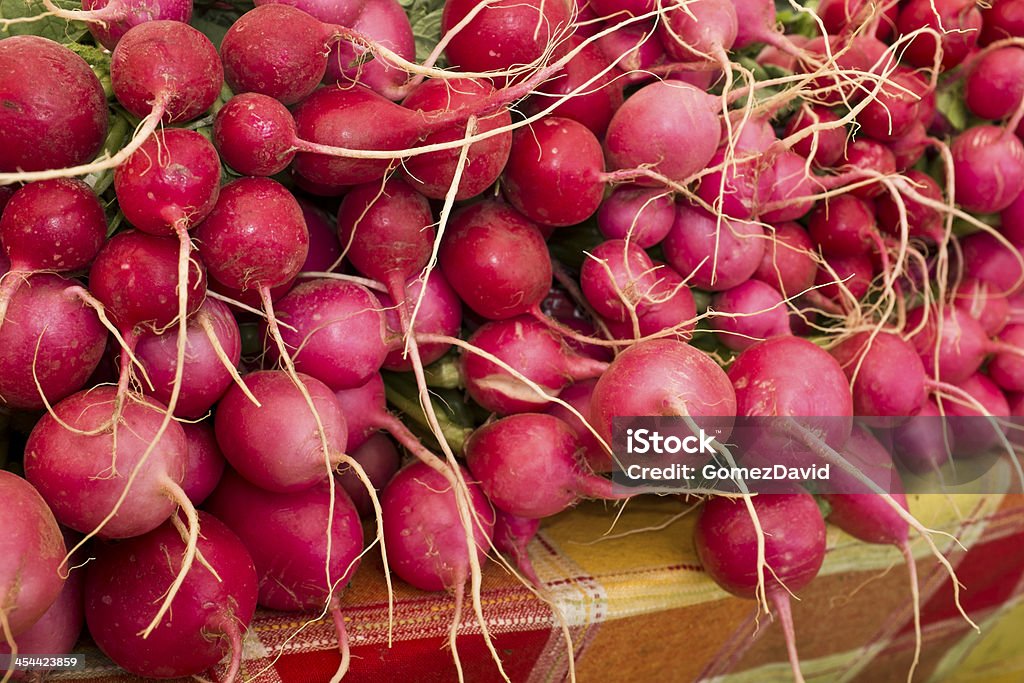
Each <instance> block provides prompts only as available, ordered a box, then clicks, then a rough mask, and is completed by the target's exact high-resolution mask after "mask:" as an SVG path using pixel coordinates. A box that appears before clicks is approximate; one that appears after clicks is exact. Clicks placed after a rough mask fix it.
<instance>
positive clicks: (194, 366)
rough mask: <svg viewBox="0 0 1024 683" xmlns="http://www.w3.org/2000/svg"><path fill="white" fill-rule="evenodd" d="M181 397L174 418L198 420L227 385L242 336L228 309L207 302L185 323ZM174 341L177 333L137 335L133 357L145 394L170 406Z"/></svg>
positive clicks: (173, 374)
mask: <svg viewBox="0 0 1024 683" xmlns="http://www.w3.org/2000/svg"><path fill="white" fill-rule="evenodd" d="M186 335H187V340H186V342H185V347H184V349H185V352H184V365H183V367H182V376H181V380H180V384H181V387H180V392H181V393H180V395H179V397H178V400H177V403H176V405H175V407H174V414H175V415H177V416H178V417H184V418H198V417H202V416H203V415H204V414H206V413H207V412H208V411H209V410H210V408H212V407H213V405H214V403H216V402H217V400H218V399H219V398H220V397H221V395H222V394H223V393H224V391H225V389H227V387H228V385H229V384H231V379H232V374H233V373H232V371H233V370H234V367H235V366H236V365H238V361H239V358H240V356H241V353H242V338H241V332H240V331H239V329H238V323H237V322H235V318H234V316H233V315H232V314H231V311H230V309H228V307H227V306H226V305H225V304H223V303H221V302H219V301H217V300H215V299H206V300H205V301H204V302H203V304H202V306H200V307H199V309H198V310H197V311H196V312H195V314H194V315H193V316H192V317H191V318H190V319H189V321H188V327H187V330H186ZM177 347H178V341H177V333H176V332H171V331H168V332H164V333H162V334H153V333H148V332H146V333H142V334H141V335H139V340H138V345H137V346H136V347H135V356H136V357H137V358H138V359H139V362H140V363H141V365H142V368H143V369H144V370H145V373H146V376H147V377H148V378H149V380H150V382H152V388H150V387H149V386H148V385H147V386H144V387H143V393H145V394H147V395H148V396H152V397H153V398H155V399H156V400H158V401H160V402H161V403H168V402H169V400H170V396H171V393H172V392H173V391H174V377H175V370H176V367H177V362H178V361H177V356H178V348H177Z"/></svg>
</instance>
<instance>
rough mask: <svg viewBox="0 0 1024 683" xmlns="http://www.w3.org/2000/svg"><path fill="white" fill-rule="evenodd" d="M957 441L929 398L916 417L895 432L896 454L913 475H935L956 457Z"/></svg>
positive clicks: (893, 438) (894, 445) (899, 426)
mask: <svg viewBox="0 0 1024 683" xmlns="http://www.w3.org/2000/svg"><path fill="white" fill-rule="evenodd" d="M947 405H948V403H947ZM953 438H954V437H953V431H952V429H950V425H949V421H948V420H947V419H946V416H945V415H944V414H943V411H940V410H939V406H938V405H937V404H936V403H935V401H934V399H931V398H929V399H926V400H925V402H924V405H923V406H922V407H921V410H920V411H918V413H917V414H916V415H914V416H913V417H912V418H911V419H909V420H907V421H906V422H903V423H902V424H900V425H898V426H897V427H896V428H895V429H894V430H893V435H892V444H893V453H894V455H895V456H896V458H897V459H898V460H899V462H900V464H901V465H902V466H903V467H905V468H906V469H907V470H909V471H910V472H912V473H914V474H917V475H929V474H934V473H936V472H938V471H939V470H940V469H941V468H942V466H943V465H945V464H946V463H947V462H949V461H950V459H951V458H952V457H953V456H952V453H953V447H954V441H953Z"/></svg>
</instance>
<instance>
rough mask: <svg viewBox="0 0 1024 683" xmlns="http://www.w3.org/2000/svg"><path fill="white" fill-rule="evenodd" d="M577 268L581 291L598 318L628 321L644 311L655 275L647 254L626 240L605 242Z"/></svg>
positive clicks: (592, 251) (652, 264) (655, 279)
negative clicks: (632, 314) (578, 269)
mask: <svg viewBox="0 0 1024 683" xmlns="http://www.w3.org/2000/svg"><path fill="white" fill-rule="evenodd" d="M589 256H590V258H588V259H587V260H586V261H584V262H583V267H582V268H581V269H580V288H581V290H582V291H583V295H584V296H585V297H586V298H587V302H588V303H589V304H590V305H591V306H592V307H593V309H594V311H595V312H596V313H598V314H599V315H602V316H604V317H606V318H611V319H613V320H622V321H627V320H630V315H631V313H633V312H635V313H636V314H640V313H642V312H643V307H644V304H645V302H646V301H647V300H648V297H649V296H650V294H651V293H652V292H653V291H654V287H655V283H656V282H657V279H658V276H657V274H656V271H655V267H654V262H653V261H652V260H651V259H650V257H649V256H648V255H647V253H646V252H645V251H644V250H643V249H641V248H640V247H638V246H637V245H636V244H634V243H632V242H628V241H626V240H608V241H607V242H602V243H601V244H599V245H597V247H595V248H594V249H593V250H591V252H590V255H589Z"/></svg>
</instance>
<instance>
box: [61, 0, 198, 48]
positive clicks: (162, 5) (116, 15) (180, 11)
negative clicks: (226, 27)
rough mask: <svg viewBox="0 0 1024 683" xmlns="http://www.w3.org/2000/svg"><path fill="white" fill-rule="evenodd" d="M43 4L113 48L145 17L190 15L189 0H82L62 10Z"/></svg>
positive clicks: (186, 19) (175, 18)
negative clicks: (85, 26)
mask: <svg viewBox="0 0 1024 683" xmlns="http://www.w3.org/2000/svg"><path fill="white" fill-rule="evenodd" d="M43 4H44V5H45V6H46V9H47V10H49V11H50V13H51V14H52V15H53V16H57V17H61V18H62V19H67V20H68V21H84V22H86V23H87V24H88V25H89V33H91V34H92V37H93V38H95V39H96V42H97V43H99V44H100V45H102V46H103V47H105V48H107V49H108V50H113V49H114V48H115V47H116V46H117V42H118V41H119V40H121V38H122V37H123V36H124V34H125V33H127V32H128V31H129V30H130V29H131V28H132V27H134V26H138V25H139V24H141V23H144V22H147V21H180V22H182V23H183V24H187V23H188V22H189V21H190V20H191V19H192V0H82V9H80V10H66V9H61V8H59V7H57V6H56V5H54V4H52V3H51V2H50V1H49V0H44V2H43Z"/></svg>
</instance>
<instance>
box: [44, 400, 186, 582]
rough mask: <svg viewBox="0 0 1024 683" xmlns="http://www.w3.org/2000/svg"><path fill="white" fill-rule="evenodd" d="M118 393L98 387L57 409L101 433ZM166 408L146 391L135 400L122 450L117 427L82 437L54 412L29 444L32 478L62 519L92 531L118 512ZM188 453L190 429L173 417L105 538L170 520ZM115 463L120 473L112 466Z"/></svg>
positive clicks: (125, 414)
mask: <svg viewBox="0 0 1024 683" xmlns="http://www.w3.org/2000/svg"><path fill="white" fill-rule="evenodd" d="M116 393H117V389H116V388H115V387H111V386H100V387H96V388H95V389H91V390H89V391H82V392H79V393H77V394H74V395H73V396H70V397H68V398H66V399H64V400H63V401H61V402H60V403H58V404H57V405H55V406H54V407H53V410H54V412H55V413H56V416H57V418H60V419H61V420H62V421H63V422H64V424H66V425H68V426H70V427H71V428H72V429H78V430H83V431H89V430H94V429H96V428H97V427H100V426H101V425H104V424H107V423H108V422H109V420H110V418H111V416H112V415H113V413H114V410H115V402H116ZM165 412H166V408H165V407H164V406H162V405H160V404H159V403H156V402H155V401H153V400H151V399H147V398H143V397H141V396H135V397H133V400H131V401H127V402H126V403H125V404H124V406H123V408H122V411H121V417H120V422H119V429H118V431H117V442H116V443H117V447H116V449H115V448H114V438H113V434H112V433H111V432H110V431H109V430H108V431H104V432H101V433H99V434H96V435H92V436H89V435H81V434H76V433H74V432H71V431H69V430H68V429H66V428H65V427H64V426H62V425H61V424H60V423H59V422H57V419H55V418H54V416H53V415H50V414H47V415H45V416H43V418H42V419H41V420H40V421H39V422H38V423H37V424H36V426H35V427H34V428H33V429H32V433H31V435H29V439H28V443H27V444H26V445H25V477H26V478H27V479H28V480H29V481H30V482H32V483H33V485H34V486H36V488H37V489H39V492H40V494H42V496H43V498H44V499H45V500H46V501H47V502H48V503H49V504H50V507H51V508H53V513H54V516H55V517H56V518H57V520H58V521H59V522H60V523H61V524H64V525H65V526H68V527H71V528H72V529H74V530H75V531H78V532H81V533H89V532H91V531H93V530H94V529H96V528H97V527H98V526H99V524H100V522H101V521H103V519H104V518H105V517H106V516H107V515H108V514H109V513H110V512H111V511H112V510H113V509H114V505H115V504H116V503H117V500H118V498H119V497H120V496H121V493H122V491H123V490H124V488H125V486H126V484H127V480H128V477H129V476H130V475H131V473H132V471H133V470H134V469H135V467H136V466H137V463H138V462H139V461H140V460H141V458H142V456H143V454H144V453H145V452H146V450H147V448H149V446H150V444H151V443H152V442H153V441H154V437H155V436H156V432H157V430H158V429H159V427H160V424H161V422H162V421H163V419H164V413H165ZM187 458H188V443H187V441H186V439H185V432H184V430H183V429H182V428H181V426H180V425H179V424H178V423H177V422H174V421H171V422H170V423H169V424H168V425H167V428H166V430H165V431H164V434H163V436H161V437H160V440H159V441H157V442H156V445H155V446H154V447H153V448H152V451H151V452H150V454H149V456H148V459H147V460H146V463H145V465H143V466H142V468H141V469H140V470H139V473H138V475H136V478H135V481H134V482H132V485H131V490H130V493H129V495H128V496H126V497H125V499H124V501H123V502H122V503H121V506H120V507H119V508H118V510H117V513H116V514H115V515H114V516H113V517H112V518H111V520H110V521H109V522H107V524H106V526H104V527H103V528H102V529H101V530H100V531H99V532H98V534H97V535H98V536H100V537H101V538H129V537H131V536H138V535H140V534H144V533H147V532H149V531H152V530H153V529H155V528H156V527H158V526H160V525H161V524H162V523H163V522H164V521H166V520H167V518H168V517H170V516H171V513H173V512H174V509H175V501H174V500H172V498H170V497H169V493H170V492H169V491H168V487H171V486H173V485H177V486H180V485H181V483H182V481H183V480H184V476H185V465H186V461H187ZM112 464H113V465H114V466H116V473H114V472H112V471H111V465H112ZM164 588H166V586H164Z"/></svg>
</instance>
